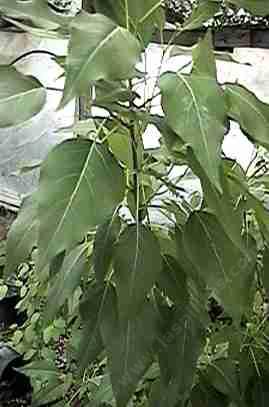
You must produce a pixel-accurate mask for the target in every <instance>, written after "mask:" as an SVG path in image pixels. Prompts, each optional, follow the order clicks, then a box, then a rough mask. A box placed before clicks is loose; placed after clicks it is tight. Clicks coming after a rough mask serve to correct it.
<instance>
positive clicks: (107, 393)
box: [90, 374, 115, 407]
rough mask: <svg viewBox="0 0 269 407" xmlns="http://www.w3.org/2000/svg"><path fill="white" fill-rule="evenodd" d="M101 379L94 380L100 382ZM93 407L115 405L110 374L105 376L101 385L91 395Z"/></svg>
mask: <svg viewBox="0 0 269 407" xmlns="http://www.w3.org/2000/svg"><path fill="white" fill-rule="evenodd" d="M98 379H99V377H98V376H97V377H95V378H94V380H95V381H96V380H98ZM90 403H91V404H90V405H91V407H100V405H102V404H104V403H108V405H109V406H111V405H113V406H114V405H115V397H114V394H113V390H112V385H111V380H110V377H109V375H108V374H105V375H104V376H102V377H101V378H100V383H99V384H98V387H97V389H96V390H93V391H92V394H91V395H90Z"/></svg>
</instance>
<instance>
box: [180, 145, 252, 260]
mask: <svg viewBox="0 0 269 407" xmlns="http://www.w3.org/2000/svg"><path fill="white" fill-rule="evenodd" d="M188 159H189V163H190V166H191V168H192V170H193V172H194V173H195V174H196V175H197V176H199V178H200V181H201V184H202V189H203V194H204V199H205V201H206V204H207V207H208V209H209V211H211V212H213V213H214V214H215V215H216V216H217V218H218V221H219V223H220V224H221V226H222V227H223V230H224V231H225V233H226V234H227V236H228V237H229V238H230V240H231V241H232V242H233V243H234V245H235V246H237V247H238V248H239V249H240V251H241V252H242V253H245V252H246V249H245V246H244V243H243V240H242V236H241V231H242V219H241V218H240V216H238V213H237V211H236V210H235V209H236V208H235V205H234V202H233V200H232V199H231V197H230V190H229V188H228V187H227V181H225V180H226V178H225V177H226V176H225V177H224V176H223V173H222V171H221V173H222V177H221V179H222V181H223V182H222V185H223V186H222V188H223V189H224V193H223V195H221V194H220V193H219V192H218V191H217V190H216V188H215V187H214V185H212V183H211V182H210V180H209V179H208V177H207V175H206V174H205V172H204V170H203V168H202V167H201V166H200V164H199V163H198V161H197V159H196V158H195V157H194V154H193V152H192V151H191V150H190V149H188ZM221 170H223V166H222V168H221ZM232 174H233V172H232ZM240 179H241V177H240ZM224 197H225V198H224ZM245 254H246V253H245Z"/></svg>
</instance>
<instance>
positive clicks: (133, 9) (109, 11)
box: [95, 0, 164, 46]
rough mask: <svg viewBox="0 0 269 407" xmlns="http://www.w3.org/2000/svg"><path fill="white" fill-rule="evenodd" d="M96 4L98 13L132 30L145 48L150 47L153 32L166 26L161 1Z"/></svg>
mask: <svg viewBox="0 0 269 407" xmlns="http://www.w3.org/2000/svg"><path fill="white" fill-rule="evenodd" d="M95 3H96V9H97V11H98V12H100V13H102V14H104V15H106V16H107V17H110V18H111V19H112V20H114V21H115V22H116V23H117V24H118V25H121V26H123V27H125V28H126V29H128V30H130V31H131V32H132V33H133V34H135V35H136V36H137V37H138V39H139V40H140V41H141V43H142V45H143V46H146V45H148V43H149V41H150V38H151V35H152V33H153V31H154V30H155V29H159V30H160V29H161V27H162V26H163V24H164V15H163V9H162V1H160V0H144V1H132V0H126V1H122V0H105V1H104V0H96V1H95Z"/></svg>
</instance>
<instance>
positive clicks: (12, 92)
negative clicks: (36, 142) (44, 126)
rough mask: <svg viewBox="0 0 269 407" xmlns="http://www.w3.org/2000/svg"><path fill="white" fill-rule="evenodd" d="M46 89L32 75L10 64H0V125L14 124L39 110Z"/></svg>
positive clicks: (42, 105) (41, 106)
mask: <svg viewBox="0 0 269 407" xmlns="http://www.w3.org/2000/svg"><path fill="white" fill-rule="evenodd" d="M45 102H46V90H45V88H43V86H42V84H41V83H40V82H39V81H38V80H37V79H36V78H34V77H32V76H26V75H23V74H22V73H20V72H18V71H17V70H16V69H15V68H14V67H12V66H6V65H0V127H8V126H16V125H18V124H21V123H23V122H25V121H27V120H29V119H31V118H32V117H33V116H35V115H36V114H37V113H39V112H40V111H41V109H42V108H43V107H44V105H45Z"/></svg>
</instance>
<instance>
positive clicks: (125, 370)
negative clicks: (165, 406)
mask: <svg viewBox="0 0 269 407" xmlns="http://www.w3.org/2000/svg"><path fill="white" fill-rule="evenodd" d="M156 323H157V320H156V313H155V311H154V308H153V307H152V305H151V304H150V303H149V302H148V301H146V302H144V304H143V306H141V307H140V312H139V313H137V314H136V315H135V316H134V318H132V319H131V320H127V321H124V322H123V321H122V322H120V321H119V318H118V307H117V297H116V293H115V290H114V289H113V288H112V287H110V290H109V293H108V295H107V297H106V301H105V307H104V312H103V319H102V324H101V334H102V338H103V341H104V343H105V346H106V350H107V355H108V365H109V371H110V375H111V382H112V387H113V391H114V395H115V398H116V400H117V407H126V405H127V403H128V401H129V400H130V398H131V396H132V394H133V392H134V391H135V390H136V387H137V385H138V382H139V380H140V379H142V377H143V375H144V374H145V373H146V371H147V369H148V368H149V367H150V365H151V364H152V362H153V353H152V352H153V344H154V342H155V340H156V332H157V331H156V330H157V327H156Z"/></svg>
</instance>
